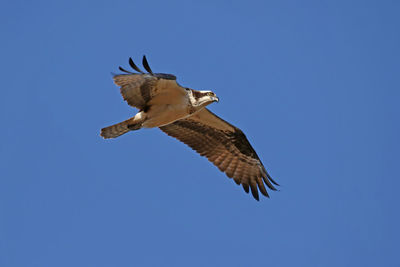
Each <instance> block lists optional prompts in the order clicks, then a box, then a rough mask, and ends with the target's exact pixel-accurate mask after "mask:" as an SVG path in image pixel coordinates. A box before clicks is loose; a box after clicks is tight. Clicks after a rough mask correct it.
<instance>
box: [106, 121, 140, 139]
mask: <svg viewBox="0 0 400 267" xmlns="http://www.w3.org/2000/svg"><path fill="white" fill-rule="evenodd" d="M132 122H133V118H130V119H128V120H126V121H123V122H120V123H117V124H114V125H111V126H108V127H106V128H103V129H101V132H100V135H101V136H102V137H103V138H105V139H108V138H115V137H118V136H120V135H123V134H125V133H127V132H129V131H132V130H136V129H139V128H140V127H138V128H135V127H132V126H133V125H132Z"/></svg>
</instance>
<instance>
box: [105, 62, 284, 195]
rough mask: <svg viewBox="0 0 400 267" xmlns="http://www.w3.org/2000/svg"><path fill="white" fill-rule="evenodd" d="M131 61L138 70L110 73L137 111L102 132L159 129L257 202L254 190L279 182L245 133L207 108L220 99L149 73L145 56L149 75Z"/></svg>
mask: <svg viewBox="0 0 400 267" xmlns="http://www.w3.org/2000/svg"><path fill="white" fill-rule="evenodd" d="M129 63H130V65H131V67H132V68H133V69H135V70H136V71H138V72H139V73H140V74H136V73H132V72H129V71H126V70H124V69H123V68H121V67H120V70H122V71H124V72H126V73H128V74H121V75H115V76H114V82H115V84H117V85H118V86H121V94H122V96H123V97H124V99H125V100H126V101H127V102H128V104H129V105H131V106H134V107H136V108H138V109H139V112H138V113H137V114H136V115H135V116H134V117H132V118H130V119H128V120H126V121H123V122H121V123H118V124H115V125H112V126H109V127H106V128H103V129H102V130H101V136H102V137H104V138H115V137H118V136H120V135H122V134H125V133H127V132H129V131H132V130H139V129H140V128H155V127H159V128H160V129H161V130H162V131H163V132H165V133H166V134H168V135H170V136H172V137H175V138H176V139H178V140H180V141H182V142H183V143H185V144H187V145H188V146H190V147H191V148H193V149H194V150H196V151H197V152H198V153H200V155H202V156H206V157H207V158H208V159H209V160H210V161H211V162H212V163H214V165H216V166H217V167H218V168H219V169H220V170H221V171H223V172H225V173H226V174H227V175H228V177H230V178H233V179H234V180H235V182H236V183H237V184H242V186H243V188H244V190H245V191H246V192H249V187H250V189H251V192H252V194H253V196H254V198H256V199H257V200H258V199H259V197H258V190H257V188H258V189H259V190H260V191H261V193H262V194H263V195H265V196H268V193H267V191H266V189H265V186H264V183H266V184H267V186H268V187H269V188H270V189H272V190H276V189H275V187H274V186H273V185H272V183H273V184H276V185H277V183H276V182H275V181H274V180H273V179H272V178H271V177H270V176H269V174H268V173H267V171H266V170H265V168H264V166H263V165H262V163H261V161H260V159H259V158H258V156H257V154H256V152H255V151H254V149H253V148H252V147H251V145H250V143H249V142H248V140H247V138H246V136H245V135H244V134H243V132H242V131H241V130H240V129H238V128H236V127H235V126H233V125H231V124H229V123H228V122H226V121H224V120H222V119H221V118H219V117H218V116H216V115H215V114H213V113H212V112H211V111H209V110H208V109H207V108H206V106H207V105H209V104H211V103H213V102H217V101H218V97H217V96H216V95H215V94H214V93H213V92H211V91H197V90H193V89H189V88H185V87H182V86H180V85H179V84H178V83H177V82H176V77H175V76H174V75H171V74H162V73H153V72H152V71H151V69H150V67H149V65H148V63H147V60H146V58H145V57H143V65H144V67H145V69H146V70H147V71H148V72H149V73H144V72H143V71H141V70H140V69H139V68H138V67H137V66H136V65H135V64H134V63H133V61H132V60H131V59H129Z"/></svg>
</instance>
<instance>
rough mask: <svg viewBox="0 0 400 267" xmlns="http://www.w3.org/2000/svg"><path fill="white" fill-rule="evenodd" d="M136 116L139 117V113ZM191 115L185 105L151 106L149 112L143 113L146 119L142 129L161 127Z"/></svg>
mask: <svg viewBox="0 0 400 267" xmlns="http://www.w3.org/2000/svg"><path fill="white" fill-rule="evenodd" d="M137 115H139V113H138V114H137ZM191 115H192V114H189V113H188V108H187V105H168V104H167V105H156V106H152V107H151V108H150V110H149V111H148V112H146V113H145V116H146V118H145V120H144V122H143V124H142V127H144V128H154V127H161V126H165V125H167V124H170V123H173V122H174V121H177V120H180V119H184V118H187V117H189V116H191ZM141 116H143V115H141Z"/></svg>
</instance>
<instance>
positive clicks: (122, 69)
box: [118, 66, 134, 74]
mask: <svg viewBox="0 0 400 267" xmlns="http://www.w3.org/2000/svg"><path fill="white" fill-rule="evenodd" d="M118 69H119V70H120V71H123V72H126V73H129V74H134V73H133V72H130V71H128V70H126V69H124V68H123V67H121V66H119V67H118Z"/></svg>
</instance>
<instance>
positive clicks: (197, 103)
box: [190, 89, 219, 108]
mask: <svg viewBox="0 0 400 267" xmlns="http://www.w3.org/2000/svg"><path fill="white" fill-rule="evenodd" d="M191 92H192V94H191V96H190V100H191V102H192V105H193V106H194V107H199V108H202V107H205V106H207V105H209V104H211V103H213V102H218V101H219V98H218V97H217V96H216V95H215V94H214V93H213V92H211V91H197V90H193V89H192V90H191Z"/></svg>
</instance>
